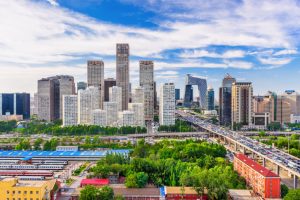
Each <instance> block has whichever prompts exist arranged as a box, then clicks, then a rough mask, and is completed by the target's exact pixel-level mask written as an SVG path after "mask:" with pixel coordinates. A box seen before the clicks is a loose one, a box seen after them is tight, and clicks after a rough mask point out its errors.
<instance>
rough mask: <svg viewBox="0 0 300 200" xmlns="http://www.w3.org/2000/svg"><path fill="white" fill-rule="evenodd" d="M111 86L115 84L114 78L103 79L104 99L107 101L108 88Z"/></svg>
mask: <svg viewBox="0 0 300 200" xmlns="http://www.w3.org/2000/svg"><path fill="white" fill-rule="evenodd" d="M113 86H116V79H114V78H107V79H104V101H109V88H110V87H113Z"/></svg>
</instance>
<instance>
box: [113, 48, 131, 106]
mask: <svg viewBox="0 0 300 200" xmlns="http://www.w3.org/2000/svg"><path fill="white" fill-rule="evenodd" d="M116 64H117V66H116V83H117V86H118V87H121V88H122V110H127V109H128V103H129V45H128V44H117V49H116Z"/></svg>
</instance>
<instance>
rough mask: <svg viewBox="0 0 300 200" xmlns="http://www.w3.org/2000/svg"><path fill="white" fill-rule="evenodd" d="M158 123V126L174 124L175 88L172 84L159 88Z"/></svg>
mask: <svg viewBox="0 0 300 200" xmlns="http://www.w3.org/2000/svg"><path fill="white" fill-rule="evenodd" d="M159 98H160V100H159V123H160V125H166V126H169V125H174V124H175V86H174V83H165V84H163V85H162V86H161V88H160V96H159Z"/></svg>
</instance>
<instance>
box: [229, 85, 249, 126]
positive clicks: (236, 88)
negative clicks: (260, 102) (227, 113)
mask: <svg viewBox="0 0 300 200" xmlns="http://www.w3.org/2000/svg"><path fill="white" fill-rule="evenodd" d="M252 98H253V88H252V83H250V82H235V83H233V84H232V96H231V123H232V127H233V126H234V123H240V124H242V125H246V126H251V124H252V113H253V101H252Z"/></svg>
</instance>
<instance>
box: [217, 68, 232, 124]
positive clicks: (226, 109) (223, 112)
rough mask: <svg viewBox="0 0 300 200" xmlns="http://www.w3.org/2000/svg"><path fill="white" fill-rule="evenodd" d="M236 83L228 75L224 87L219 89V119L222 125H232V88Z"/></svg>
mask: <svg viewBox="0 0 300 200" xmlns="http://www.w3.org/2000/svg"><path fill="white" fill-rule="evenodd" d="M235 82H236V80H235V78H232V77H231V76H230V75H229V74H227V75H226V76H225V77H224V79H223V82H222V87H220V89H219V118H220V124H221V125H225V126H229V125H231V93H232V90H231V88H232V84H233V83H235Z"/></svg>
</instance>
